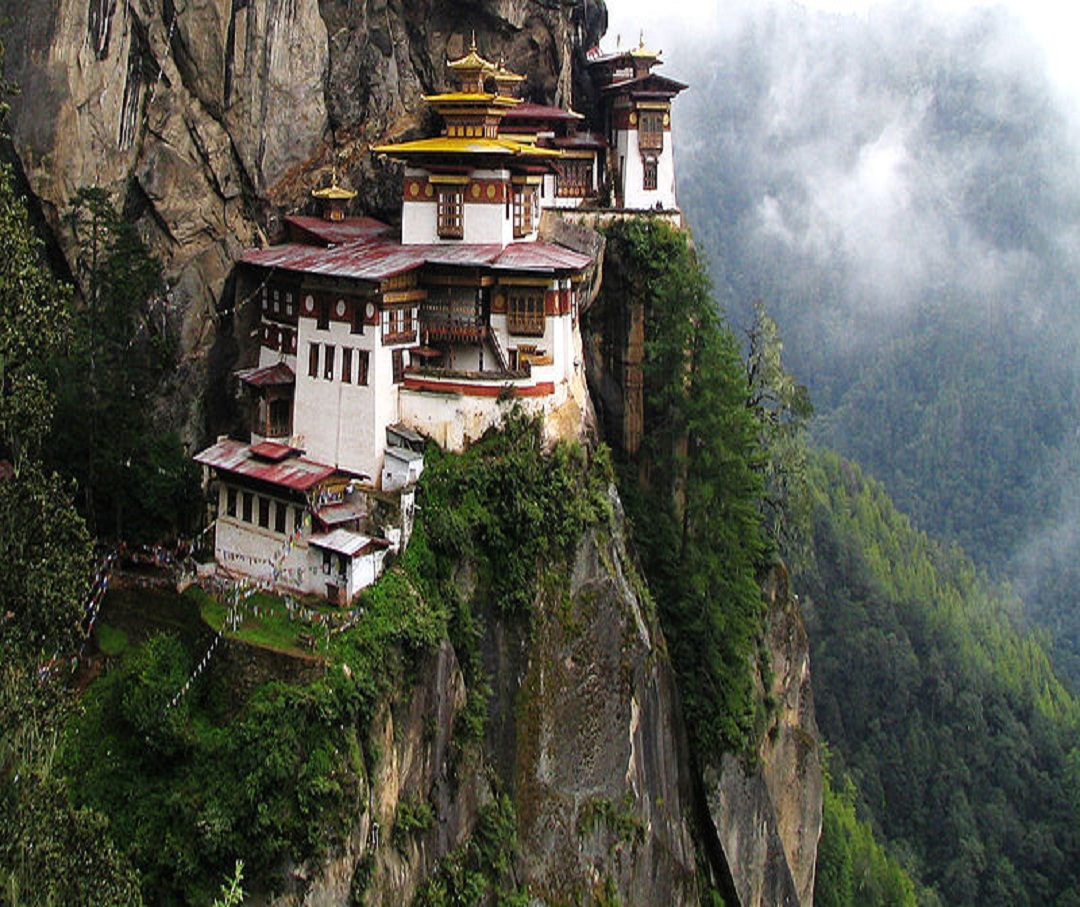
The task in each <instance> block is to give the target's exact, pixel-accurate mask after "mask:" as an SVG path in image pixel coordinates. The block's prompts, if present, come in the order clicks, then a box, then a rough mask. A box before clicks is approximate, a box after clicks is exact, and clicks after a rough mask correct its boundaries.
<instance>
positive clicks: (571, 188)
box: [555, 158, 592, 198]
mask: <svg viewBox="0 0 1080 907" xmlns="http://www.w3.org/2000/svg"><path fill="white" fill-rule="evenodd" d="M555 169H556V170H557V171H558V188H557V189H556V193H555V194H556V195H558V196H559V197H560V198H584V197H585V196H587V195H588V194H589V191H590V190H591V189H592V161H590V160H585V159H574V158H571V159H569V160H563V161H556V163H555Z"/></svg>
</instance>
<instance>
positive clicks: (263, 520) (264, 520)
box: [259, 497, 270, 529]
mask: <svg viewBox="0 0 1080 907" xmlns="http://www.w3.org/2000/svg"><path fill="white" fill-rule="evenodd" d="M259 526H261V527H262V528H263V529H268V528H269V527H270V499H269V498H264V497H260V498H259Z"/></svg>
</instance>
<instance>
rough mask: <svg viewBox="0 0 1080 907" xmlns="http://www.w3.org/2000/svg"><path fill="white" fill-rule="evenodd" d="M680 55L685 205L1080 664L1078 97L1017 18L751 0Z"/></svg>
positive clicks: (840, 403) (836, 443)
mask: <svg viewBox="0 0 1080 907" xmlns="http://www.w3.org/2000/svg"><path fill="white" fill-rule="evenodd" d="M720 19H721V22H722V27H720V28H718V29H717V30H716V31H715V32H713V33H712V34H710V35H709V37H708V39H707V40H708V43H707V44H703V45H698V46H695V45H693V44H691V43H689V41H686V42H684V43H683V44H682V45H679V46H677V47H675V48H672V49H671V50H672V53H671V57H672V58H673V59H678V63H679V71H680V74H681V75H682V76H684V77H685V78H686V80H687V81H688V82H689V83H691V85H692V86H693V91H690V92H687V93H686V96H685V98H684V99H681V101H680V104H681V105H682V106H681V108H680V116H681V120H680V122H682V123H685V124H686V127H687V128H686V129H685V130H684V131H683V133H682V134H681V135H680V136H679V140H680V141H679V144H678V145H677V151H678V153H679V155H680V156H679V167H680V198H681V199H682V201H683V204H684V206H685V208H686V211H687V215H688V218H689V221H690V223H691V225H692V226H693V227H694V230H695V234H696V235H697V238H698V240H699V242H700V243H701V246H702V248H703V249H705V250H706V254H707V255H708V256H709V257H710V260H711V264H712V271H713V275H714V278H715V280H716V284H717V288H718V291H719V292H720V294H721V295H722V296H724V297H725V298H726V300H727V305H728V310H729V314H730V315H731V317H732V319H733V321H734V322H735V323H736V324H740V323H742V324H746V323H749V312H750V309H749V307H750V305H751V303H752V302H753V301H754V300H756V299H762V300H764V301H765V303H766V304H767V305H768V307H769V309H770V311H771V312H772V313H773V315H774V316H775V317H776V319H777V321H778V322H779V324H780V328H781V331H782V333H783V335H784V338H785V341H786V354H787V357H788V363H789V366H790V367H791V369H792V370H793V371H794V372H795V373H796V374H797V375H798V376H799V379H800V380H802V381H804V382H806V383H807V384H808V385H809V387H810V392H811V396H812V398H813V400H814V405H815V408H816V411H817V418H816V420H815V423H814V428H813V432H814V434H815V436H816V437H817V439H818V440H819V441H820V442H821V443H824V444H826V445H828V446H830V447H833V448H835V449H838V450H840V451H841V452H843V453H844V454H845V455H847V456H850V457H852V458H854V459H856V460H858V461H859V462H860V463H862V464H864V465H865V466H866V468H867V469H869V470H870V471H871V472H872V473H873V474H874V475H875V476H876V477H878V478H879V479H880V480H881V481H882V482H884V483H885V486H886V487H887V488H888V490H889V493H890V494H891V495H892V496H893V498H894V499H895V500H896V502H897V505H898V506H899V507H900V508H901V509H902V510H903V511H904V512H906V513H909V514H910V515H911V516H912V518H913V519H914V520H915V522H916V524H917V525H918V526H919V527H920V528H924V529H927V530H929V531H932V532H933V533H934V534H936V535H940V536H941V537H944V538H946V539H950V540H955V541H958V542H960V543H961V544H962V545H963V546H964V548H965V549H966V550H967V551H968V552H969V553H970V554H971V556H972V557H973V558H974V559H975V560H976V562H977V563H979V564H980V566H982V567H983V568H985V569H987V570H988V571H990V572H991V573H992V574H993V575H994V576H996V577H999V578H1007V579H1008V580H1009V581H1010V582H1011V583H1012V584H1013V586H1014V588H1015V589H1016V590H1017V591H1018V593H1020V594H1021V596H1022V597H1023V599H1024V600H1025V603H1026V604H1027V605H1028V606H1029V608H1030V609H1031V612H1032V613H1033V614H1034V615H1035V616H1036V617H1037V619H1038V620H1039V621H1040V622H1041V623H1042V624H1043V625H1045V626H1046V627H1048V628H1049V629H1051V631H1052V633H1053V636H1054V638H1055V642H1056V643H1057V644H1058V646H1059V653H1058V654H1059V656H1062V657H1063V659H1064V661H1063V664H1066V665H1067V666H1069V668H1070V671H1071V673H1072V675H1073V677H1074V678H1075V677H1080V661H1078V660H1077V653H1078V652H1080V607H1078V601H1080V598H1078V595H1077V593H1076V589H1077V588H1078V587H1080V586H1078V583H1077V569H1076V566H1075V565H1076V564H1077V563H1080V558H1078V556H1077V555H1078V553H1080V535H1078V534H1077V532H1076V529H1075V527H1076V525H1077V514H1078V513H1080V482H1078V481H1077V480H1076V476H1077V475H1078V474H1080V472H1078V466H1080V435H1078V433H1077V430H1076V424H1075V423H1076V419H1075V413H1076V412H1077V411H1078V409H1080V380H1078V379H1080V372H1078V370H1077V368H1076V362H1077V361H1078V357H1077V349H1078V338H1080V304H1078V299H1077V294H1076V286H1077V285H1078V283H1080V279H1078V278H1080V256H1078V254H1077V251H1076V250H1077V244H1076V242H1075V239H1076V235H1077V234H1076V231H1077V224H1078V223H1080V180H1078V178H1077V172H1078V171H1077V167H1076V166H1075V162H1076V160H1077V144H1076V136H1077V134H1078V132H1077V123H1076V121H1075V117H1074V116H1073V114H1072V110H1073V109H1074V107H1075V105H1073V104H1071V103H1069V102H1068V99H1067V98H1066V97H1063V96H1062V95H1061V94H1060V93H1059V92H1058V89H1057V88H1056V87H1055V86H1054V85H1053V84H1052V83H1051V81H1050V79H1049V76H1048V74H1047V69H1046V67H1045V65H1044V63H1043V60H1042V57H1041V54H1040V51H1039V49H1038V48H1037V47H1036V46H1035V45H1034V44H1033V43H1032V42H1031V41H1030V40H1029V39H1027V38H1026V37H1025V35H1024V32H1023V29H1022V26H1021V24H1020V23H1019V22H1017V21H1016V20H1014V19H1013V18H1012V17H1011V15H1010V14H1009V12H1008V11H1007V10H1005V9H1003V8H995V9H991V8H983V9H978V10H967V11H962V12H958V11H952V12H945V11H942V10H940V9H938V8H936V7H935V6H934V5H932V4H919V3H915V4H904V5H902V6H901V5H890V4H879V5H876V6H875V8H874V11H873V12H872V13H869V14H867V15H865V16H840V15H831V14H825V13H822V12H816V11H813V10H807V9H805V8H801V7H799V6H797V5H795V4H780V3H776V4H753V5H751V4H745V5H740V4H734V5H732V6H730V7H727V8H725V12H724V13H723V15H722V16H721V17H720Z"/></svg>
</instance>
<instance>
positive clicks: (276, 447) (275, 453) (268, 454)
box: [251, 441, 299, 463]
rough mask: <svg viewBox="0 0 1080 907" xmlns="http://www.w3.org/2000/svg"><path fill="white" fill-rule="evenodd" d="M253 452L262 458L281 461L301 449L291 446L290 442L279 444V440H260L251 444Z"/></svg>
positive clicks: (276, 461)
mask: <svg viewBox="0 0 1080 907" xmlns="http://www.w3.org/2000/svg"><path fill="white" fill-rule="evenodd" d="M251 453H252V455H253V456H256V457H258V458H259V459H260V460H270V461H272V462H274V463H280V462H281V461H282V460H284V459H285V458H286V457H290V456H292V455H293V454H296V453H299V451H298V450H296V449H295V448H293V447H289V445H288V444H279V443H278V442H277V441H260V442H259V443H258V444H252V445H251Z"/></svg>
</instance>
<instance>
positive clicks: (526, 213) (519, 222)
mask: <svg viewBox="0 0 1080 907" xmlns="http://www.w3.org/2000/svg"><path fill="white" fill-rule="evenodd" d="M536 207H537V199H536V187H535V186H515V187H514V239H521V238H522V237H523V236H528V235H529V234H530V233H532V231H533V229H534V228H535V226H536Z"/></svg>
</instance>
